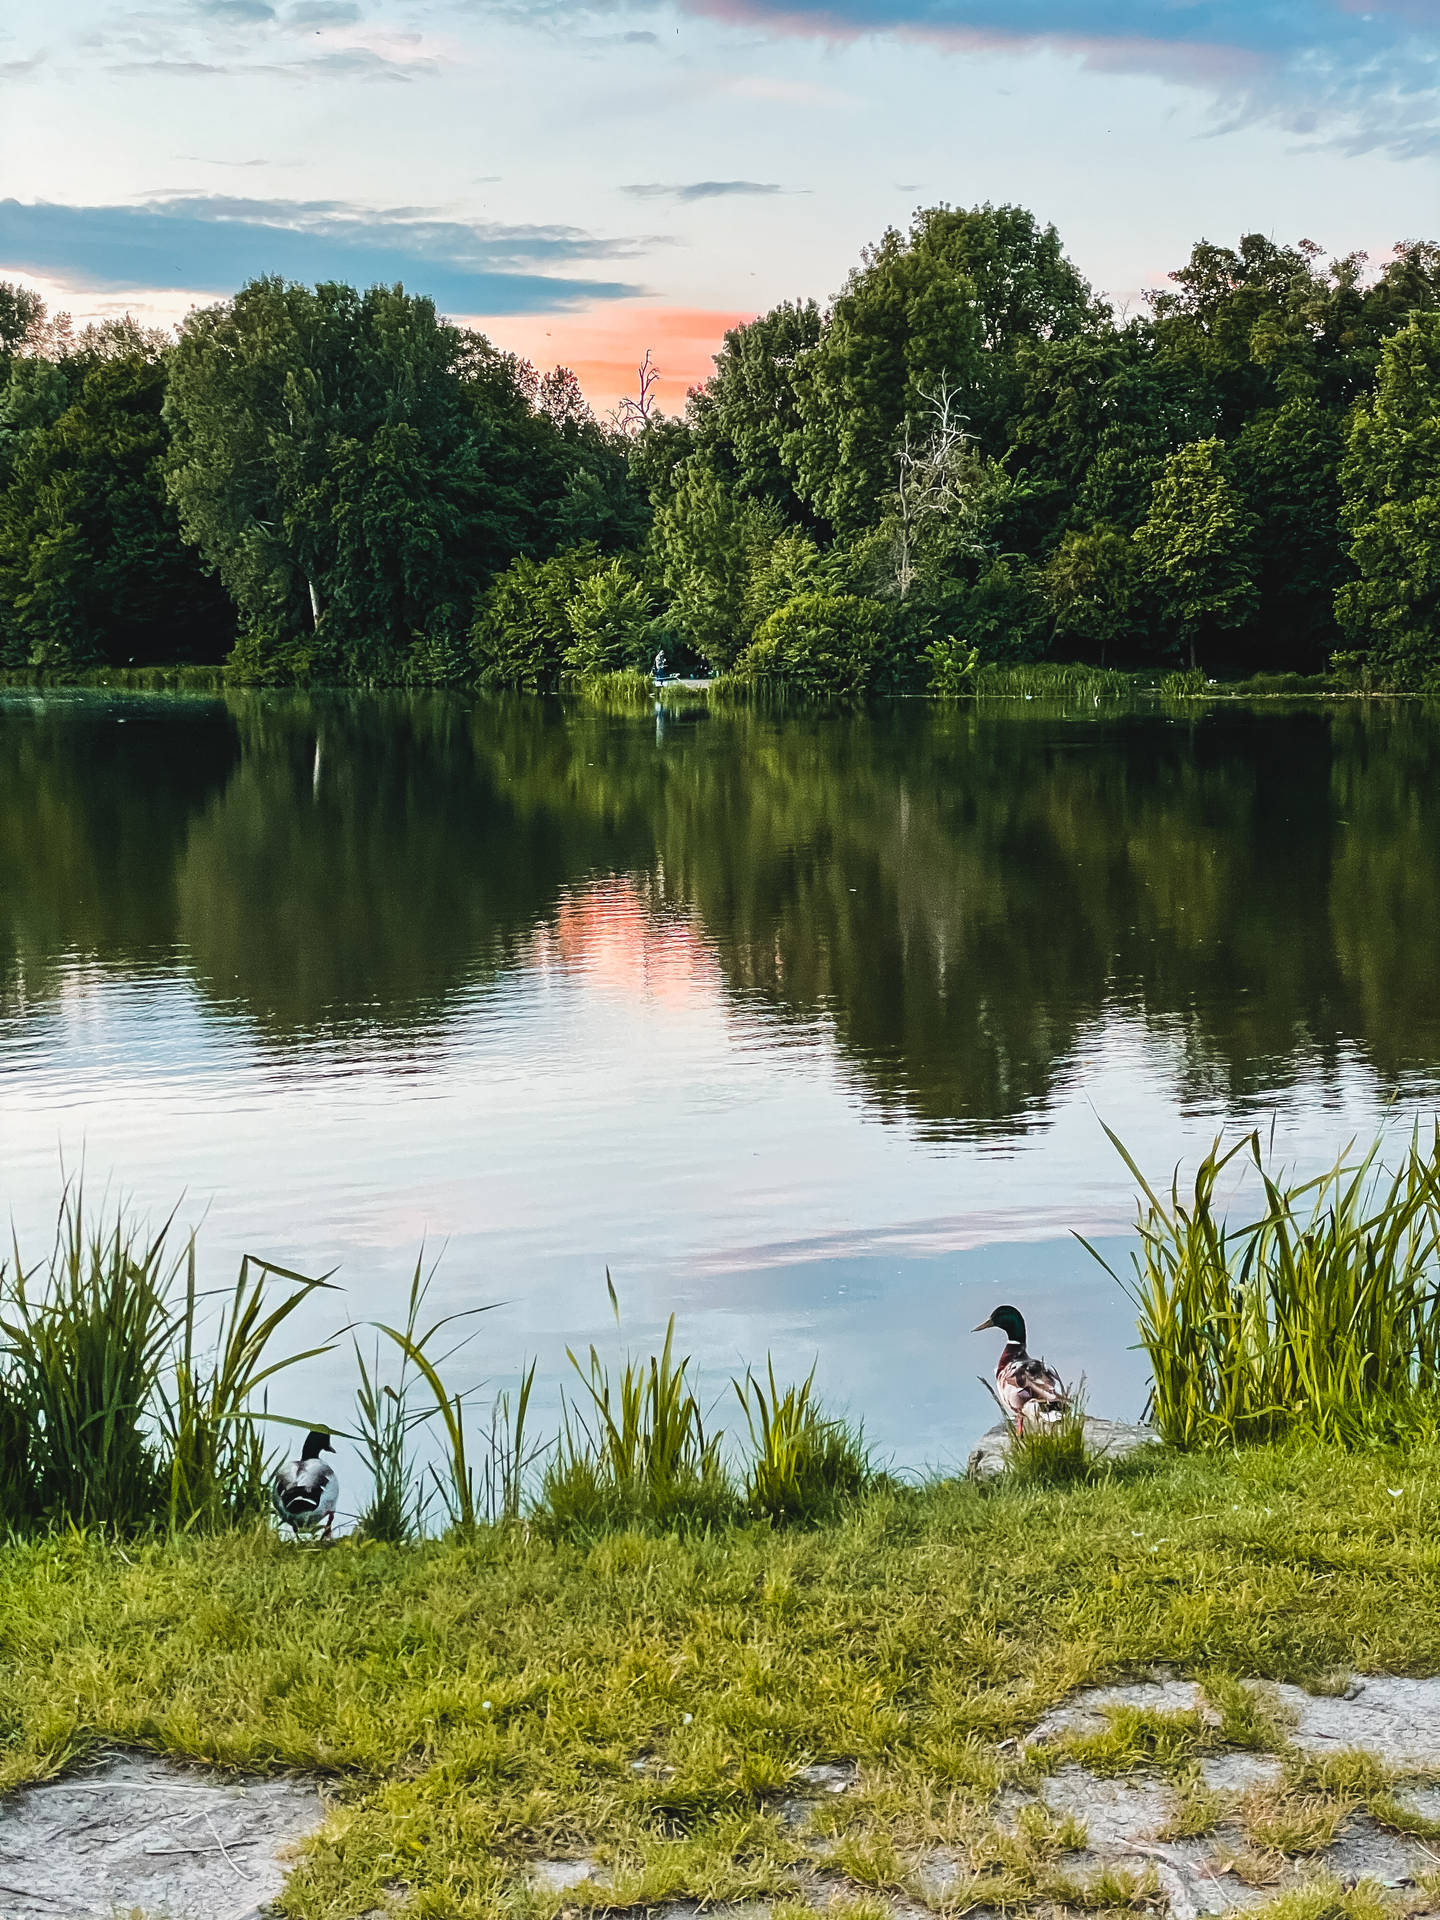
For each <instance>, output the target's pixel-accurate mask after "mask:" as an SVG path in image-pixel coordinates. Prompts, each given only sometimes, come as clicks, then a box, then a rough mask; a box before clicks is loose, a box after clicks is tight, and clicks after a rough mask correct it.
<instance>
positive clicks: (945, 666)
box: [922, 633, 980, 699]
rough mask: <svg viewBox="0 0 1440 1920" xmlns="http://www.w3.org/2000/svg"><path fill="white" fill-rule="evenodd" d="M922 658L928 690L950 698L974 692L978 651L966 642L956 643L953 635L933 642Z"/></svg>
mask: <svg viewBox="0 0 1440 1920" xmlns="http://www.w3.org/2000/svg"><path fill="white" fill-rule="evenodd" d="M922 658H923V659H924V661H925V665H926V667H927V669H928V670H929V674H930V691H931V693H934V694H939V695H940V696H942V697H943V698H950V699H953V698H954V697H955V695H957V694H961V693H973V692H974V691H975V673H976V669H977V668H978V667H979V665H980V649H979V648H978V647H977V646H975V645H973V644H972V642H970V641H968V640H957V639H956V638H955V636H954V634H953V633H947V634H946V635H945V636H944V637H943V638H942V639H939V640H932V641H931V642H930V644H929V646H928V647H927V648H926V649H925V652H924V654H923V655H922Z"/></svg>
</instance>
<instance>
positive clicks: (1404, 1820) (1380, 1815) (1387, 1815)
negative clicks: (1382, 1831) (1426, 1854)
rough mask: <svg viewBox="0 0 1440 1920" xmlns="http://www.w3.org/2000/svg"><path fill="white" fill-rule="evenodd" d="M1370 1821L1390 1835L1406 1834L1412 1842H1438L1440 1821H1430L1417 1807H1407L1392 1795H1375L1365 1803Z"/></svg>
mask: <svg viewBox="0 0 1440 1920" xmlns="http://www.w3.org/2000/svg"><path fill="white" fill-rule="evenodd" d="M1365 1811H1366V1812H1367V1813H1368V1814H1369V1815H1370V1817H1371V1819H1372V1820H1375V1821H1377V1822H1378V1823H1379V1824H1380V1825H1381V1826H1382V1827H1388V1828H1389V1830H1390V1832H1391V1833H1403V1834H1408V1835H1409V1837H1410V1838H1411V1839H1412V1840H1440V1820H1432V1819H1431V1818H1430V1817H1429V1816H1428V1814H1423V1813H1421V1812H1420V1810H1419V1808H1418V1807H1407V1806H1406V1804H1405V1802H1404V1801H1403V1800H1397V1799H1396V1797H1395V1795H1394V1794H1393V1793H1377V1794H1375V1795H1373V1796H1372V1797H1371V1798H1370V1799H1369V1800H1368V1801H1366V1803H1365Z"/></svg>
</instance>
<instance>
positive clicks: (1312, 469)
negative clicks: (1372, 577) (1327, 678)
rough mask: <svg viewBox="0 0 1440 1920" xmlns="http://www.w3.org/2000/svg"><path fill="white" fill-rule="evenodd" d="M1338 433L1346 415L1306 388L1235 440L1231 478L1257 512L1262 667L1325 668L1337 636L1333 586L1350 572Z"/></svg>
mask: <svg viewBox="0 0 1440 1920" xmlns="http://www.w3.org/2000/svg"><path fill="white" fill-rule="evenodd" d="M1344 435H1345V419H1344V415H1343V414H1342V413H1340V412H1339V410H1338V409H1336V408H1333V407H1325V406H1322V405H1321V403H1320V402H1319V401H1318V400H1316V399H1315V398H1313V397H1312V396H1309V395H1307V396H1305V397H1303V398H1300V399H1295V400H1287V401H1286V402H1285V404H1284V405H1283V406H1280V407H1275V408H1270V409H1267V410H1266V411H1264V412H1261V413H1257V414H1255V415H1253V416H1252V417H1251V419H1249V420H1248V421H1247V422H1246V423H1245V425H1244V426H1243V427H1242V428H1241V430H1240V432H1239V433H1238V434H1237V435H1236V437H1235V439H1234V441H1233V442H1232V453H1231V459H1232V465H1233V469H1234V473H1235V478H1236V484H1237V485H1238V486H1239V488H1240V490H1241V492H1242V493H1243V494H1244V496H1245V501H1246V504H1247V506H1248V507H1249V508H1250V510H1251V512H1252V514H1253V515H1254V517H1255V532H1254V536H1253V542H1252V546H1253V551H1254V555H1255V564H1256V568H1257V573H1256V587H1257V591H1258V595H1259V598H1258V603H1257V606H1256V613H1255V620H1256V625H1257V626H1258V627H1259V628H1261V629H1263V632H1264V635H1265V641H1264V645H1265V664H1266V665H1267V666H1273V667H1280V668H1291V669H1295V670H1298V671H1301V672H1306V673H1319V672H1323V670H1324V668H1325V664H1326V660H1327V657H1328V655H1329V653H1330V651H1331V648H1332V646H1333V644H1334V638H1335V616H1334V602H1335V594H1336V591H1337V590H1338V588H1339V587H1340V585H1341V584H1342V582H1343V580H1344V579H1345V577H1346V574H1347V572H1348V569H1347V567H1346V563H1345V550H1344V542H1343V538H1342V535H1341V529H1340V474H1339V468H1340V457H1341V452H1342V449H1343V447H1344Z"/></svg>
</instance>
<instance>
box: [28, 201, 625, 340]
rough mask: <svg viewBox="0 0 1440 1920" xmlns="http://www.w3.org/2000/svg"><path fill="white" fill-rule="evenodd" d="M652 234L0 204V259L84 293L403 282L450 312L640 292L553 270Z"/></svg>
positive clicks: (145, 207)
mask: <svg viewBox="0 0 1440 1920" xmlns="http://www.w3.org/2000/svg"><path fill="white" fill-rule="evenodd" d="M647 244H651V243H648V242H646V241H644V240H638V239H614V240H607V239H601V238H599V237H597V236H595V235H593V234H588V233H586V232H584V231H583V230H582V229H580V228H578V227H565V226H505V225H501V224H498V223H493V222H492V223H483V224H475V225H467V224H465V223H463V222H460V221H453V220H439V219H435V218H433V217H431V216H430V215H428V214H426V213H425V212H424V211H423V210H421V209H415V208H407V207H401V208H389V209H384V208H380V209H377V208H371V207H359V206H354V205H351V204H349V203H347V202H343V201H333V200H311V201H283V200H258V199H238V198H233V197H229V196H223V195H208V196H202V195H186V196H177V197H172V198H168V199H153V200H149V201H146V202H144V203H143V204H141V205H139V206H118V207H117V206H110V207H105V206H97V207H77V206H59V205H54V204H48V203H45V202H40V203H38V204H36V205H33V206H32V205H26V204H24V203H22V202H20V201H18V200H0V262H3V263H4V266H5V267H7V268H9V269H10V270H12V271H15V270H18V271H20V272H24V273H32V274H41V275H49V276H53V277H55V278H58V279H60V280H62V281H64V283H65V284H66V285H67V286H69V287H74V288H77V289H81V290H87V291H115V290H119V289H137V290H138V289H149V290H156V289H171V290H182V291H185V292H192V293H202V294H227V293H232V292H233V291H234V290H235V288H236V287H238V286H239V285H240V284H241V283H242V282H243V281H245V280H249V279H253V278H255V277H256V276H257V275H259V274H266V273H270V274H281V275H283V276H284V277H285V278H286V279H290V280H306V281H315V280H346V281H350V282H352V283H354V284H355V285H359V286H369V285H373V284H374V283H376V282H383V283H386V284H390V283H393V282H394V281H397V280H399V281H403V282H404V283H405V284H406V285H407V286H409V287H410V288H411V289H412V290H413V291H415V292H417V293H428V294H430V295H431V296H432V298H433V299H434V300H435V302H436V304H437V305H438V306H439V307H441V308H442V309H443V310H444V311H445V312H447V313H496V314H499V313H547V312H555V311H560V310H563V309H567V308H570V307H574V306H576V305H578V304H587V303H589V302H592V301H597V300H601V301H603V300H618V299H626V298H631V297H633V296H635V295H636V294H638V293H640V292H642V291H643V289H641V288H639V287H636V286H634V285H631V284H629V283H627V282H622V281H617V280H586V279H581V278H577V277H572V275H571V274H569V273H566V272H557V271H555V269H565V268H573V267H576V266H580V265H584V264H588V263H590V262H599V261H607V260H617V259H625V258H633V257H634V255H635V254H636V253H638V252H639V251H641V250H642V249H643V248H644V247H645V246H646V245H647Z"/></svg>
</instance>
